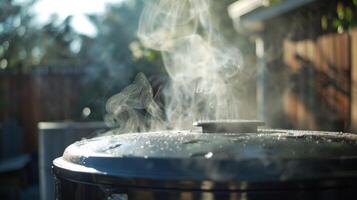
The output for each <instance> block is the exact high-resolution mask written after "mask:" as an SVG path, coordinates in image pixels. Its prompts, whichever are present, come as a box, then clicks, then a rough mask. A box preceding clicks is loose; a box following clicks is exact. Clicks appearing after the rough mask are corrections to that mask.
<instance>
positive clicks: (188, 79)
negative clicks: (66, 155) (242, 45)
mask: <svg viewBox="0 0 357 200" xmlns="http://www.w3.org/2000/svg"><path fill="white" fill-rule="evenodd" d="M210 6H211V4H210V0H154V1H150V2H148V4H147V5H146V7H145V9H144V11H143V13H142V15H141V19H140V23H139V29H138V36H139V38H140V40H141V42H142V43H143V44H144V45H145V46H146V47H147V48H151V49H154V50H158V51H161V53H162V58H163V61H164V64H165V68H166V70H167V72H168V74H169V76H170V78H171V80H170V84H169V85H168V86H167V87H166V88H165V90H164V96H165V106H164V108H163V109H162V110H161V109H160V108H159V106H158V105H157V104H156V103H155V102H154V100H153V94H152V89H151V87H150V85H149V82H148V81H147V80H146V78H145V76H143V75H142V74H139V75H138V76H137V78H136V80H135V82H134V83H133V84H132V85H130V86H128V87H127V88H126V89H124V90H123V91H122V92H121V93H120V94H117V95H115V96H113V97H111V98H110V99H109V101H108V103H107V111H108V115H107V119H108V121H111V122H112V123H114V124H115V123H116V124H119V126H120V127H121V131H123V132H133V131H134V132H136V131H147V130H154V129H166V128H172V129H189V128H190V127H191V126H192V122H194V121H197V120H215V119H220V120H221V119H237V118H239V109H238V107H239V106H238V103H239V102H238V98H237V94H236V92H235V90H234V84H236V83H237V81H236V80H235V77H236V75H237V74H238V73H239V71H240V67H241V66H242V59H241V54H240V52H239V50H238V49H237V48H234V47H231V46H229V45H228V44H227V43H226V42H225V41H224V39H223V38H222V37H221V36H220V34H219V30H217V28H216V26H215V24H214V23H213V21H214V20H213V18H212V15H211V12H210V11H211V7H210ZM138 109H141V110H142V109H144V110H146V113H148V115H147V116H142V115H140V112H138Z"/></svg>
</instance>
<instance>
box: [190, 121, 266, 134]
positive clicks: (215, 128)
mask: <svg viewBox="0 0 357 200" xmlns="http://www.w3.org/2000/svg"><path fill="white" fill-rule="evenodd" d="M193 125H194V126H200V127H202V132H203V133H256V132H258V126H264V125H265V123H264V122H262V121H259V120H207V121H197V122H194V123H193Z"/></svg>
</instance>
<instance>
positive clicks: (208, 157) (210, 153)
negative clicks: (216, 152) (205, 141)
mask: <svg viewBox="0 0 357 200" xmlns="http://www.w3.org/2000/svg"><path fill="white" fill-rule="evenodd" d="M212 156H213V153H212V152H208V153H207V154H206V155H205V158H207V159H210V158H212Z"/></svg>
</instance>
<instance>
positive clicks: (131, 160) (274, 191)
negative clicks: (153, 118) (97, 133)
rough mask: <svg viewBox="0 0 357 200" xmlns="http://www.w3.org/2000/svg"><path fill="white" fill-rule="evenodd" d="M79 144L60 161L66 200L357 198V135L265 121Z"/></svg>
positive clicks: (59, 193)
mask: <svg viewBox="0 0 357 200" xmlns="http://www.w3.org/2000/svg"><path fill="white" fill-rule="evenodd" d="M195 125H196V126H201V127H202V129H197V130H196V129H194V130H186V131H161V132H147V133H130V134H115V131H111V132H108V134H106V135H105V136H101V137H97V138H93V139H87V140H82V141H78V142H76V143H74V144H72V145H70V146H69V147H68V148H67V149H66V150H65V152H64V154H63V156H62V157H60V158H57V159H55V160H54V161H53V173H54V176H55V191H56V194H55V195H56V199H58V200H242V199H244V200H248V199H265V200H267V199H304V200H306V199H356V198H357V135H354V134H348V133H336V132H316V131H314V132H312V131H293V130H264V129H258V130H257V126H260V125H262V123H261V122H258V121H201V122H197V123H195Z"/></svg>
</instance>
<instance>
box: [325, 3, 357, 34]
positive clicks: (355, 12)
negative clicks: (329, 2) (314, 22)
mask: <svg viewBox="0 0 357 200" xmlns="http://www.w3.org/2000/svg"><path fill="white" fill-rule="evenodd" d="M334 8H335V12H329V13H325V14H324V15H323V16H322V17H321V27H322V29H323V30H328V29H333V30H334V31H336V32H339V33H342V32H344V31H346V30H349V29H351V28H353V27H355V26H356V24H357V0H345V1H343V0H339V1H337V2H336V3H335V4H334Z"/></svg>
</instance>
